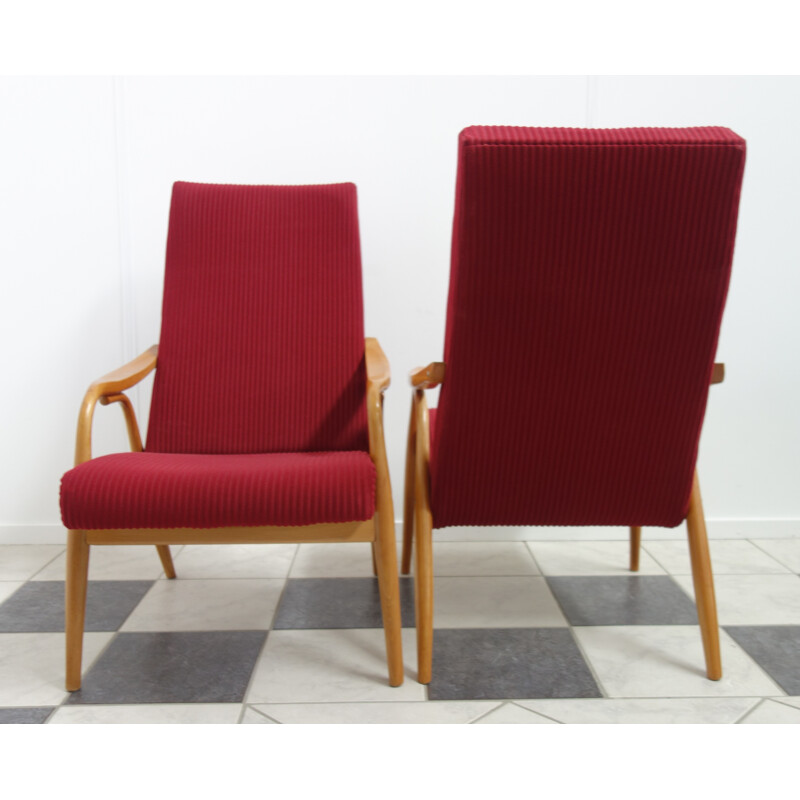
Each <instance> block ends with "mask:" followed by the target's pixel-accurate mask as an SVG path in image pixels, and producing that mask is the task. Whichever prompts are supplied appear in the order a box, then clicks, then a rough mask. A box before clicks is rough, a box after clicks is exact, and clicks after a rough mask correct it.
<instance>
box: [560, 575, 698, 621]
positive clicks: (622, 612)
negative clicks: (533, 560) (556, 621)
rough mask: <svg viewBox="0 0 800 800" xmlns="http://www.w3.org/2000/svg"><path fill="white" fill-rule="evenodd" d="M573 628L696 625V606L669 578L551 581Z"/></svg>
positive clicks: (568, 579)
mask: <svg viewBox="0 0 800 800" xmlns="http://www.w3.org/2000/svg"><path fill="white" fill-rule="evenodd" d="M547 582H548V584H549V586H550V589H551V591H552V592H553V594H554V595H555V597H556V600H558V602H559V604H560V605H561V608H562V609H563V611H564V614H565V615H566V617H567V619H568V620H569V622H570V624H571V625H693V624H697V611H696V610H695V606H694V603H693V602H692V601H691V600H689V599H688V598H687V597H686V594H685V593H684V592H682V591H681V590H680V588H679V587H678V586H676V585H675V583H674V582H673V580H672V578H669V577H667V576H666V575H652V576H645V575H643V576H641V577H638V576H631V577H615V578H608V577H597V578H595V577H573V578H554V577H551V578H548V579H547Z"/></svg>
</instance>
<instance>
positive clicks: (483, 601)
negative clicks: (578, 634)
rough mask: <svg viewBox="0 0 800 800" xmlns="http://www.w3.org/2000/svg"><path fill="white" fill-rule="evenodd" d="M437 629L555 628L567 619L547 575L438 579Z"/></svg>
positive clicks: (434, 608)
mask: <svg viewBox="0 0 800 800" xmlns="http://www.w3.org/2000/svg"><path fill="white" fill-rule="evenodd" d="M433 624H434V628H555V627H561V626H565V625H566V624H567V621H566V619H565V617H564V615H563V614H562V613H561V609H560V608H559V606H558V603H556V601H555V599H554V597H553V595H552V593H551V592H550V589H549V588H548V586H547V582H546V581H545V579H544V578H535V577H534V578H494V577H493V578H487V577H473V578H436V579H435V581H434V601H433Z"/></svg>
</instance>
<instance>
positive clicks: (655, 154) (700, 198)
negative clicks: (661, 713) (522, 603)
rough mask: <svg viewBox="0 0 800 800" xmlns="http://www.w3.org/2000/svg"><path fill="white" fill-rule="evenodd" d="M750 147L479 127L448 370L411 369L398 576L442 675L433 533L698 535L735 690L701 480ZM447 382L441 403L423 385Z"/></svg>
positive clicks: (460, 221)
mask: <svg viewBox="0 0 800 800" xmlns="http://www.w3.org/2000/svg"><path fill="white" fill-rule="evenodd" d="M744 161H745V142H744V140H743V139H741V138H740V137H739V136H737V135H736V134H735V133H733V132H732V131H730V130H728V129H727V128H713V127H709V128H669V129H664V128H660V129H648V128H628V129H617V130H584V129H565V128H513V127H473V128H467V129H466V130H464V131H462V133H461V136H460V139H459V155H458V173H457V181H456V204H455V218H454V223H453V226H454V230H453V245H452V247H453V250H452V264H451V271H450V292H449V299H448V305H447V325H446V334H445V344H444V362H436V363H432V364H431V365H429V366H428V367H426V368H424V369H420V370H417V371H416V372H414V373H412V381H411V382H412V386H413V387H414V396H413V403H412V413H411V423H410V428H409V436H408V456H407V463H406V486H405V514H404V547H403V572H408V571H409V569H410V559H411V552H412V541H413V542H414V546H415V548H416V561H415V564H416V574H415V587H416V592H417V603H416V608H417V635H418V658H419V679H420V681H421V682H422V683H427V682H429V681H430V679H431V659H432V646H433V644H432V642H433V623H432V618H433V573H432V545H431V531H432V528H446V527H448V526H454V525H547V526H558V525H571V526H574V525H624V526H628V527H630V529H631V550H632V552H631V567H632V569H636V568H637V566H638V548H639V541H640V535H641V527H642V526H646V525H653V526H664V527H674V526H676V525H678V524H680V523H681V522H682V521H683V520H684V519H686V520H687V523H688V528H689V544H690V553H691V557H692V570H693V575H694V584H695V594H696V598H697V608H698V616H699V621H700V626H701V632H702V638H703V644H704V649H705V656H706V666H707V674H708V677H709V678H711V679H719V678H720V677H721V674H722V673H721V664H720V655H719V632H718V626H717V617H716V607H715V600H714V586H713V580H712V574H711V567H710V560H709V556H708V542H707V537H706V530H705V522H704V518H703V510H702V504H701V500H700V491H699V486H698V482H697V477H696V475H695V464H696V461H697V451H698V442H699V438H700V430H701V426H702V423H703V416H704V414H705V409H706V401H707V397H708V391H709V384H710V383H712V382H718V381H719V380H721V378H722V374H721V370H720V369H719V368H715V366H714V355H715V351H716V347H717V339H718V336H719V330H720V324H721V320H722V312H723V308H724V305H725V299H726V294H727V290H728V282H729V278H730V271H731V261H732V257H733V247H734V239H735V234H736V222H737V214H738V206H739V193H740V189H741V183H742V174H743V169H744ZM438 385H441V392H440V397H439V406H438V409H436V410H435V414H434V410H430V411H428V409H427V404H426V400H425V396H424V391H425V389H427V388H431V387H434V386H438Z"/></svg>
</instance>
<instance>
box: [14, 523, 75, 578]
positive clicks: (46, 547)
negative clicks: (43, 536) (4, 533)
mask: <svg viewBox="0 0 800 800" xmlns="http://www.w3.org/2000/svg"><path fill="white" fill-rule="evenodd" d="M65 535H66V534H65ZM64 550H65V547H64V546H63V545H60V544H0V581H27V580H28V579H29V578H31V577H33V576H34V575H35V574H36V573H37V572H38V571H39V570H40V569H42V567H44V566H46V565H47V564H49V563H50V562H51V561H52V560H53V559H54V558H55V557H56V556H58V554H59V553H63V552H64Z"/></svg>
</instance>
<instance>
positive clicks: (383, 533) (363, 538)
mask: <svg viewBox="0 0 800 800" xmlns="http://www.w3.org/2000/svg"><path fill="white" fill-rule="evenodd" d="M156 355H157V347H151V348H150V350H148V351H147V353H145V354H143V355H142V356H139V358H138V359H135V360H134V361H132V362H131V363H130V364H128V365H127V366H125V367H123V368H122V369H120V370H117V371H116V372H112V373H110V374H109V375H106V376H105V377H104V378H101V379H100V380H99V381H95V383H93V384H92V386H91V387H90V388H89V391H88V392H87V393H86V397H85V398H84V402H83V406H82V407H81V415H80V418H79V420H78V443H77V447H76V462H77V463H83V461H87V460H89V459H90V458H91V425H92V416H93V413H94V407H95V405H96V403H97V401H98V400H100V401H101V402H102V403H103V404H104V405H108V404H109V403H116V402H119V403H121V406H122V409H123V413H124V414H125V419H126V423H127V424H128V434H129V438H130V442H131V449H133V450H141V437H140V436H139V430H138V426H137V424H136V416H135V414H134V413H133V408H132V406H131V405H130V401H129V400H128V398H127V397H126V396H125V395H124V394H122V391H123V389H126V388H129V387H130V386H132V385H134V384H135V383H136V381H138V380H141V379H142V378H143V377H144V376H145V375H147V374H148V373H149V372H151V371H152V369H154V368H155V366H156ZM365 358H366V367H367V422H368V428H369V451H370V457H371V458H372V461H373V463H374V464H375V470H376V474H377V486H376V514H375V516H374V517H373V518H372V519H369V520H365V521H360V522H341V523H331V524H318V525H306V526H287V527H275V526H260V527H229V528H204V529H201V528H165V529H144V528H142V529H113V530H91V531H69V533H68V535H69V540H68V542H69V543H68V547H67V588H66V593H67V601H66V608H67V611H66V630H67V654H66V663H67V681H66V684H67V690H68V691H76V690H77V689H79V688H80V684H81V653H82V647H83V625H84V617H85V609H86V583H87V576H88V559H89V546H90V545H92V544H96V545H100V544H102V545H125V544H144V545H156V547H157V548H158V554H159V556H160V557H161V563H162V565H163V567H164V572H165V574H166V575H167V577H169V578H171V577H174V575H175V570H174V566H173V564H172V557H171V555H170V552H169V545H170V544H252V543H261V542H284V543H297V542H371V543H372V545H373V553H374V560H373V564H374V567H375V571H376V574H377V576H378V586H379V590H380V598H381V611H382V614H383V624H384V631H385V634H386V657H387V663H388V670H389V683H390V685H392V686H400V685H401V684H402V683H403V651H402V637H401V634H402V627H401V626H402V622H401V618H400V585H399V580H398V574H397V548H396V544H395V530H394V509H393V506H392V489H391V483H390V480H389V465H388V461H387V459H386V445H385V440H384V430H383V393H384V391H385V390H386V389H387V387H388V386H389V383H390V381H391V373H390V370H389V362H388V361H387V359H386V356H385V355H384V353H383V351H382V350H381V348H380V345H379V344H378V342H377V340H376V339H367V340H366V341H365ZM101 398H102V399H101Z"/></svg>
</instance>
